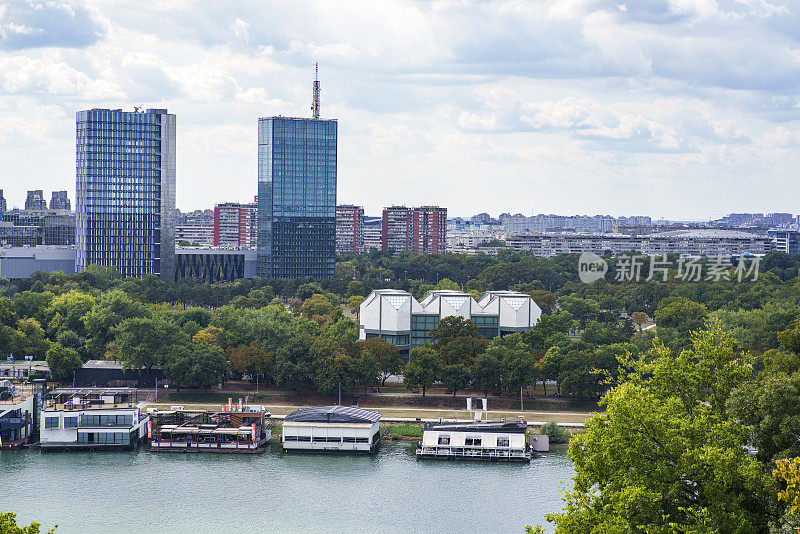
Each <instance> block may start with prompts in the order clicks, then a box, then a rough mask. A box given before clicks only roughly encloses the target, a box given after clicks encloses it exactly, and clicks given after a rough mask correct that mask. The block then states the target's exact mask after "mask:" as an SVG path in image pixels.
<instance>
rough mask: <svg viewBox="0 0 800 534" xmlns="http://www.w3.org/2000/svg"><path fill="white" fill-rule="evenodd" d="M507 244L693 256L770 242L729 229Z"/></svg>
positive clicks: (759, 250)
mask: <svg viewBox="0 0 800 534" xmlns="http://www.w3.org/2000/svg"><path fill="white" fill-rule="evenodd" d="M506 246H508V247H509V248H512V249H514V250H518V251H523V250H524V251H530V252H532V253H533V254H534V255H536V256H540V257H545V258H547V257H551V256H555V255H557V254H581V253H583V252H593V253H595V254H598V255H604V254H611V255H618V254H628V253H630V252H631V251H635V252H638V253H640V254H644V255H662V254H669V253H673V252H674V253H678V254H688V255H693V256H716V255H735V254H766V253H767V252H769V250H770V248H771V246H772V243H771V239H770V238H768V237H766V236H759V235H756V234H749V233H745V232H736V231H730V230H682V231H674V232H664V233H658V234H648V235H626V234H606V235H603V234H553V233H548V234H530V235H513V236H510V237H508V238H507V239H506Z"/></svg>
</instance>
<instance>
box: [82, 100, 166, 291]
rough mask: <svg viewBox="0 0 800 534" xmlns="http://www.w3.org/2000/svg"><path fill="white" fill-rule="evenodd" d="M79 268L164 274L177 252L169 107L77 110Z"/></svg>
mask: <svg viewBox="0 0 800 534" xmlns="http://www.w3.org/2000/svg"><path fill="white" fill-rule="evenodd" d="M76 130H77V180H76V182H77V198H76V202H75V204H76V226H77V232H76V234H77V237H76V247H77V258H76V269H77V271H78V272H81V271H83V270H85V269H86V268H87V267H88V266H89V265H92V264H97V265H103V266H109V267H115V268H116V269H117V270H119V271H120V272H121V273H122V275H123V276H144V275H146V274H156V275H160V276H163V277H164V278H167V279H168V278H169V277H170V276H171V275H172V272H173V269H174V255H175V133H176V119H175V115H174V114H169V113H167V110H166V109H148V110H147V111H145V112H140V111H133V112H127V111H122V110H119V109H116V110H111V109H90V110H86V111H79V112H78V113H77V120H76Z"/></svg>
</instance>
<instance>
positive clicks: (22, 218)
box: [3, 209, 75, 246]
mask: <svg viewBox="0 0 800 534" xmlns="http://www.w3.org/2000/svg"><path fill="white" fill-rule="evenodd" d="M3 220H4V221H5V222H7V223H11V224H12V225H13V227H14V228H12V229H11V230H9V231H4V232H3V234H4V235H6V237H10V242H9V243H8V244H13V245H17V243H16V242H17V241H19V240H20V239H21V240H22V241H24V243H23V244H24V245H42V244H44V245H74V244H75V215H73V214H72V213H71V212H70V211H69V210H48V209H44V210H18V209H13V210H11V211H7V212H6V213H5V215H4V216H3ZM34 234H35V235H34ZM17 246H19V245H17Z"/></svg>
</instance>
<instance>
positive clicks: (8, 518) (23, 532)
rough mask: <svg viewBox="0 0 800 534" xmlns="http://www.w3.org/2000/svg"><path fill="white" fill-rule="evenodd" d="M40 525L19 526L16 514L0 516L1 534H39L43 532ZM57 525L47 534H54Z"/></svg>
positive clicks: (10, 513) (7, 513)
mask: <svg viewBox="0 0 800 534" xmlns="http://www.w3.org/2000/svg"><path fill="white" fill-rule="evenodd" d="M40 527H41V525H40V524H39V523H36V522H33V523H31V524H30V525H28V526H27V527H23V526H19V525H17V514H15V513H14V512H6V513H5V514H0V534H39V533H40V532H41V531H40V530H39V528H40ZM56 527H58V525H56V526H55V527H54V528H51V529H50V530H48V531H47V534H53V532H55V531H56Z"/></svg>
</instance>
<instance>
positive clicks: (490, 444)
mask: <svg viewBox="0 0 800 534" xmlns="http://www.w3.org/2000/svg"><path fill="white" fill-rule="evenodd" d="M527 429H528V424H527V423H525V422H524V421H514V422H506V421H485V422H473V423H458V422H449V423H448V422H440V423H427V424H426V425H425V427H424V428H423V431H422V441H421V442H420V444H419V446H418V447H417V457H418V458H433V459H453V460H462V459H463V460H495V461H506V462H529V461H530V459H531V452H530V448H529V447H528V444H527V440H526V439H525V433H526V432H527Z"/></svg>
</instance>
